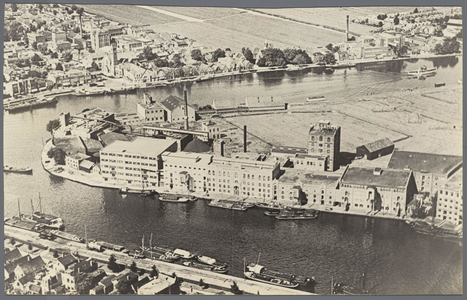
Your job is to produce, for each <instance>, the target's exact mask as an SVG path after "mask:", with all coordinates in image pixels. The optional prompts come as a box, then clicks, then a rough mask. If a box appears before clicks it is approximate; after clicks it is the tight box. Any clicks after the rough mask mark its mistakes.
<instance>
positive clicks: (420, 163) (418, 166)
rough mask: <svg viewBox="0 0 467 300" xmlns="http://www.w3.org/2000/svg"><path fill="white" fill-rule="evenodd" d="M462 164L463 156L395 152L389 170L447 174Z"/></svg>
mask: <svg viewBox="0 0 467 300" xmlns="http://www.w3.org/2000/svg"><path fill="white" fill-rule="evenodd" d="M461 164H462V156H455V155H442V154H431V153H421V152H409V151H398V150H396V151H394V153H393V154H392V157H391V160H390V161H389V165H388V168H389V169H399V170H403V169H411V170H412V171H414V172H422V173H433V174H446V173H448V172H449V171H450V170H452V169H453V168H455V167H457V166H459V165H461Z"/></svg>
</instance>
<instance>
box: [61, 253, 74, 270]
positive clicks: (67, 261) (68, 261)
mask: <svg viewBox="0 0 467 300" xmlns="http://www.w3.org/2000/svg"><path fill="white" fill-rule="evenodd" d="M58 261H59V262H60V263H61V264H62V265H63V266H65V267H68V266H69V265H71V264H72V263H74V262H76V261H77V260H76V258H75V257H74V256H73V255H71V254H68V255H67V256H65V257H61V258H59V259H58Z"/></svg>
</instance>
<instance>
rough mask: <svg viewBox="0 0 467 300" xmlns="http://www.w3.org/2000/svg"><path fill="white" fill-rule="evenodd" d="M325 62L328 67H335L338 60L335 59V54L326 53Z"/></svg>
mask: <svg viewBox="0 0 467 300" xmlns="http://www.w3.org/2000/svg"><path fill="white" fill-rule="evenodd" d="M324 62H325V63H326V64H327V65H333V64H335V63H336V58H335V57H334V54H332V53H326V55H325V56H324Z"/></svg>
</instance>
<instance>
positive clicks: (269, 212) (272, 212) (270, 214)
mask: <svg viewBox="0 0 467 300" xmlns="http://www.w3.org/2000/svg"><path fill="white" fill-rule="evenodd" d="M280 212H281V210H280V209H275V208H271V209H268V210H267V211H265V212H264V215H265V216H268V217H274V216H278V215H279V213H280Z"/></svg>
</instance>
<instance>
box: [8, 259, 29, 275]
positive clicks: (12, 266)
mask: <svg viewBox="0 0 467 300" xmlns="http://www.w3.org/2000/svg"><path fill="white" fill-rule="evenodd" d="M28 257H29V259H31V257H30V256H29V255H26V256H23V257H21V258H18V259H17V260H15V261H13V262H11V263H9V264H7V265H6V266H5V270H6V271H7V272H8V273H11V272H13V270H14V269H15V268H16V266H18V265H22V264H24V263H26V262H27V261H28Z"/></svg>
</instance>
